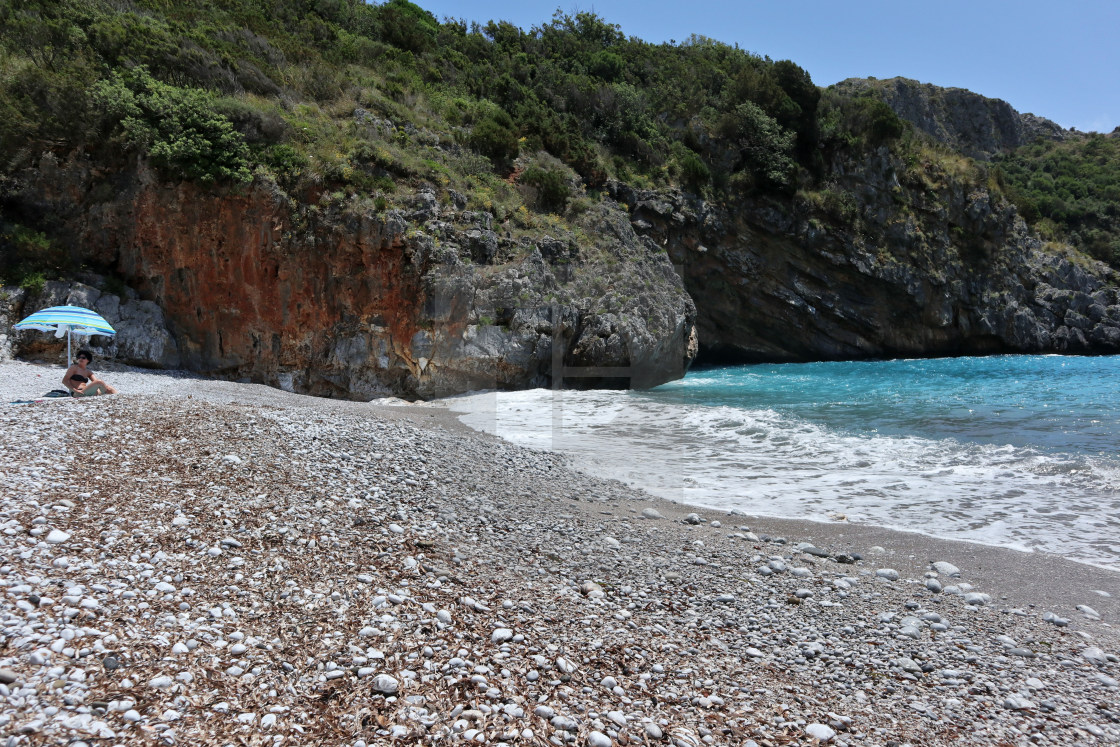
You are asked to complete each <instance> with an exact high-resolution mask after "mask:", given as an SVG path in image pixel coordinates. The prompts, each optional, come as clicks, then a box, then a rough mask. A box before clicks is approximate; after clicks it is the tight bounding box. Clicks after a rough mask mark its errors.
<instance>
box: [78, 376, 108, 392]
mask: <svg viewBox="0 0 1120 747" xmlns="http://www.w3.org/2000/svg"><path fill="white" fill-rule="evenodd" d="M108 393H109V392H108V391H107V390H106V389H105V384H103V383H101V382H97V383H91V382H90V380H89V379H87V378H86V377H85V376H82V375H81V374H74V375H73V376H71V377H70V396H72V397H92V396H94V395H97V394H108Z"/></svg>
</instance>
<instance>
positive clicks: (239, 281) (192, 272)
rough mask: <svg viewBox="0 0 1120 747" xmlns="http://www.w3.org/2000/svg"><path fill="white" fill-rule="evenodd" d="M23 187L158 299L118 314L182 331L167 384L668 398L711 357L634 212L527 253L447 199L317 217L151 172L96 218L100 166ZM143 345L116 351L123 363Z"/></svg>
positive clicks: (85, 248)
mask: <svg viewBox="0 0 1120 747" xmlns="http://www.w3.org/2000/svg"><path fill="white" fill-rule="evenodd" d="M21 178H22V179H23V182H22V189H23V193H22V199H23V200H24V201H25V204H34V206H35V207H36V209H37V210H39V211H42V212H50V213H52V214H53V215H54V216H56V220H55V222H56V224H57V225H58V226H59V229H58V230H59V234H60V235H61V236H62V237H64V240H66V241H68V242H70V243H71V244H72V245H73V246H78V247H81V253H82V258H83V260H84V261H85V262H87V263H89V264H91V265H92V266H97V267H103V268H110V269H112V271H113V272H114V273H116V274H117V275H118V276H120V277H123V278H124V279H125V280H126V281H127V282H128V284H129V285H130V286H132V287H134V288H135V289H136V290H137V291H138V293H139V298H140V299H143V300H129V301H126V302H123V303H119V304H117V305H116V306H114V305H113V304H112V302H111V301H108V300H105V301H104V302H103V304H104V305H106V308H107V310H108V311H110V312H115V311H120V312H124V311H125V310H126V309H127V308H129V304H137V306H136V308H135V309H134V310H132V316H130V317H129V318H133V317H135V316H136V315H138V314H141V313H142V312H143V311H144V310H147V311H150V312H152V313H154V309H156V308H158V309H161V310H162V312H163V313H164V314H165V315H166V319H167V328H168V329H169V330H170V337H171V338H172V339H173V342H174V346H173V347H172V346H171V345H167V346H165V347H164V348H163V349H162V350H163V353H161V352H160V351H159V350H155V349H153V351H152V354H153V355H154V356H156V357H155V358H154V359H152V360H151V363H152V364H154V365H182V366H183V367H185V368H188V369H191V370H194V371H200V372H205V373H211V374H214V375H220V376H224V377H229V378H243V379H249V380H252V381H256V382H261V383H269V384H273V385H275V386H279V387H282V388H284V389H289V390H294V391H299V392H306V393H311V394H318V395H324V396H334V397H353V398H369V397H375V396H380V395H388V394H391V395H397V396H403V397H433V396H443V395H449V394H454V393H459V392H464V391H469V390H472V389H482V388H526V387H538V386H553V385H559V384H561V383H563V385H565V386H576V387H592V386H594V387H612V386H613V387H648V386H654V385H656V384H659V383H662V382H664V381H667V380H671V379H674V378H679V377H680V376H682V375H684V372H685V371H686V370H687V367H688V365H689V363H690V362H691V360H692V358H693V357H694V356H695V354H696V349H697V347H696V335H695V331H694V318H695V307H694V305H693V303H692V301H691V299H690V298H689V297H688V295H687V294H686V292H685V291H684V287H683V285H682V283H681V280H680V278H679V277H678V276H677V274H676V273H675V272H674V271H673V268H672V266H671V264H670V261H669V258H668V255H667V254H666V253H665V251H664V250H663V249H661V248H659V247H657V246H654V245H652V244H651V243H650V242H648V241H643V240H640V239H639V237H638V236H637V235H636V234H635V232H634V230H633V228H632V227H631V225H630V223H629V220H628V218H627V216H626V214H625V212H624V211H623V210H622V209H621V208H620V207H619V206H617V205H614V204H610V203H600V204H597V205H592V206H591V207H590V209H588V210H587V212H586V213H584V214H583V216H582V217H581V218H580V220H581V222H582V227H583V234H582V236H583V238H580V237H577V236H576V235H575V234H572V235H568V234H563V235H559V234H558V235H556V236H551V235H546V233H545V232H544V231H540V232H538V233H536V234H535V235H526V236H522V237H517V238H515V237H514V235H513V233H512V230H511V229H510V228H508V227H501V226H497V227H496V226H494V225H492V219H491V216H490V214H489V213H476V212H470V211H467V210H465V209H463V204H462V201H460V200H458V199H457V198H456V196H455V195H453V194H451V193H442V194H437V191H436V190H435V188H430V189H422V190H420V191H419V192H417V193H416V194H415V195H413V196H412V198H411V204H410V205H409V206H407V207H406V208H404V209H395V210H388V211H381V212H378V211H376V210H375V209H374V208H373V206H372V204H371V203H369V202H368V201H366V202H361V201H357V200H355V201H349V200H332V199H331V198H330V197H329V196H326V197H323V199H314V198H313V199H312V200H311V201H309V203H308V204H304V205H302V206H300V205H295V204H293V202H292V201H291V200H290V199H289V198H288V196H287V195H285V194H284V193H282V192H280V191H279V190H276V189H275V188H274V187H273V186H272V185H270V184H268V183H265V182H256V183H254V184H253V185H252V186H250V187H248V188H247V189H245V190H243V191H241V192H236V193H235V192H227V193H221V192H216V191H213V190H204V189H202V188H199V187H195V186H192V185H189V184H167V183H163V182H160V181H158V180H157V179H156V178H155V177H154V175H153V174H151V173H150V172H149V171H147V170H146V169H145V168H144V166H143V165H137V166H135V167H134V169H133V170H131V171H129V172H126V173H121V174H116V175H115V176H113V177H112V181H113V186H114V187H115V188H116V189H117V190H118V194H117V196H116V197H115V198H114V199H112V200H111V201H108V202H102V203H98V204H91V201H90V198H89V195H90V194H94V193H98V190H97V189H95V187H97V186H99V179H100V178H101V177H99V175H98V173H97V172H96V170H95V169H94V168H93V166H92V164H91V163H90V162H89V161H88V160H87V159H86V158H85V157H84V156H83V155H81V154H75V155H74V156H72V157H71V158H70V159H69V160H68V161H64V162H61V161H57V160H55V159H54V158H53V157H52V156H46V157H44V158H43V160H42V161H41V162H40V163H39V164H38V165H37V168H35V169H28V170H26V171H25V172H24V173H23V174H21ZM554 233H555V232H554ZM586 237H593V238H591V239H588V238H586ZM87 300H89V301H92V302H93V306H94V307H96V308H98V310H101V307H100V306H98V305H97V304H98V302H99V299H97V298H90V299H87ZM143 304H151V306H143ZM83 305H89V304H88V303H87V304H83ZM129 337H130V336H129V335H126V334H123V330H122V334H119V335H118V339H117V340H116V341H114V342H113V343H112V345H115V346H118V347H117V348H115V349H116V350H118V351H121V352H122V353H123V352H125V350H126V347H125V346H127V345H128V344H129V343H128V342H127V338H129ZM106 350H107V351H108V350H110V348H108V347H107V348H106ZM171 350H174V354H172V353H171V352H170V351H171ZM161 355H162V357H160V356H161ZM169 356H170V357H169ZM176 356H177V357H176ZM172 360H174V361H176V362H175V363H173V362H172Z"/></svg>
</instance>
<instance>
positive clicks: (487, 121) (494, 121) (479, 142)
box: [470, 107, 519, 168]
mask: <svg viewBox="0 0 1120 747" xmlns="http://www.w3.org/2000/svg"><path fill="white" fill-rule="evenodd" d="M470 145H471V147H472V148H474V149H475V150H477V151H478V152H479V153H481V154H482V155H484V156H486V157H487V158H489V159H490V160H491V161H492V162H493V163H494V165H495V166H496V167H499V168H501V167H505V166H507V165H508V164H509V163H510V162H511V161H513V159H514V158H516V157H517V151H518V147H519V146H518V142H517V133H516V132H514V129H513V120H512V119H510V116H509V115H508V114H506V112H504V111H502V110H501V109H498V108H497V107H493V108H490V109H488V110H487V111H486V113H485V114H484V115H483V117H482V118H481V119H480V120H479V121H478V122H477V123H476V124H475V126H474V128H473V129H472V130H471V134H470Z"/></svg>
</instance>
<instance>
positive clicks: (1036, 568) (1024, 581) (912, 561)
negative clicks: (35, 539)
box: [0, 361, 1120, 624]
mask: <svg viewBox="0 0 1120 747" xmlns="http://www.w3.org/2000/svg"><path fill="white" fill-rule="evenodd" d="M12 364H15V365H26V366H30V367H33V368H36V369H40V371H43V370H45V371H53V369H54V368H56V366H54V365H52V364H47V363H41V362H32V363H28V362H23V361H9V362H4V363H0V366H4V365H12ZM109 365H110V368H109V369H108V370H111V371H113V370H115V371H116V372H117V373H125V372H127V373H129V374H131V375H138V376H141V377H156V378H157V379H161V380H163V381H164V383H165V384H167V383H169V382H174V384H171V385H170V386H163V387H159V388H160V389H166V390H176V389H178V388H179V385H181V384H182V383H183V382H196V383H200V384H205V385H209V387H210V388H211V389H213V390H214V391H215V393H214V394H211V395H210V396H211V397H215V395H216V398H217V399H219V400H222V399H227V400H228V402H230V403H237V402H242V403H260V404H264V403H271V402H274V401H275V402H283V403H285V404H292V405H299V406H310V407H317V408H323V407H329V408H333V409H337V410H338V411H340V412H346V411H349V410H350V409H351V408H354V409H355V410H356V411H359V412H369V413H374V414H377V415H379V416H381V417H386V418H390V419H394V420H405V421H407V422H410V423H413V424H414V425H416V426H418V427H422V428H430V427H437V428H442V429H444V430H447V431H449V432H451V433H456V434H459V435H462V436H467V437H472V438H481V439H492V440H494V441H496V442H499V443H502V444H508V445H510V446H513V447H514V448H526V449H527V450H529V451H538V450H536V449H531V448H529V447H519V446H516V445H515V444H513V443H512V442H510V441H507V440H505V439H502V438H501V437H500V436H497V435H495V434H492V433H489V432H487V431H484V430H478V429H475V428H473V427H471V426H469V425H467V424H465V423H463V422H462V420H460V414H459V413H456V412H455V411H454V410H452V409H451V407H450V404H449V402H450V399H453V398H444V399H440V400H432V401H430V402H424V403H423V404H417V403H410V402H407V401H406V400H395V401H393V402H392V403H385V404H382V400H370V401H367V402H360V401H354V400H341V399H338V400H336V399H325V398H321V397H314V396H312V395H305V394H299V393H294V392H287V391H284V390H282V389H276V388H273V387H270V386H267V385H263V384H252V383H245V382H232V381H228V380H224V379H209V378H201V377H197V376H195V375H194V374H192V373H190V372H187V371H162V370H160V371H154V370H153V371H149V370H145V369H138V368H133V367H126V366H120V365H115V364H109ZM0 370H2V369H0ZM480 393H485V392H475V393H474V394H480ZM9 399H10V397H9V396H8V392H7V391H6V390H5V389H4V388H3V383H2V381H0V402H7V401H9ZM539 451H540V453H548V454H553V455H555V456H557V457H558V458H560V459H562V460H563V461H564V462H565V464H566V465H567V466H568V468H569V469H573V470H576V471H578V472H580V474H584V475H587V476H589V477H598V476H596V475H593V474H591V473H588V472H584V471H582V470H579V469H578V468H577V467H574V466H571V465H570V463H569V462H570V460H568V459H567V458H566V457H564V456H563V455H561V454H559V453H557V452H553V451H551V450H539ZM600 479H601V478H600ZM608 479H609V478H608ZM626 489H627V490H629V491H632V492H634V493H635V494H637V495H639V496H642V497H641V498H636V499H634V500H638V501H641V502H643V503H654V504H660V505H664V506H667V507H673V508H672V509H671V510H673V511H675V512H676V513H680V514H681V515H682V516H683V515H686V514H688V513H693V512H700V513H702V514H705V515H708V516H710V517H718V518H717V519H716V520H722V521H723V523H726V524H729V525H730V524H740V523H746V524H751V525H752V527H754V526H757V527H758V530H757V531H756V533H760V532H761V533H764V534H767V535H773V536H779V537H780V536H788V537H789V538H790V539H791V541H794V542H803V541H818V542H820V544H822V545H824V546H834V547H835V548H837V549H838V550H841V549H843V550H848V551H853V552H860V549H859V548H860V547H863V548H870V547H883V548H884V549H885V550H886V551H887V552H886V553H885V555H886V556H887V557H890V558H892V559H894V560H895V562H897V563H899V564H904V565H906V566H907V567H908V568H910V569H911V571H912V572H914V573H919V574H920V572H924V570H925V569H926V567H927V566H928V562H929V561H931V560H935V559H937V558H938V557H951V556H958V557H968V558H970V559H974V560H975V563H974V564H973V565H974V568H973V569H972V572H973V574H974V575H975V578H976V579H977V580H979V581H982V582H985V583H987V584H990V585H991V586H992V587H993V588H994V587H995V586H1001V587H1003V588H1002V589H1001V590H1000V595H1001V596H1006V597H1007V601H1008V602H1016V603H1019V604H1030V603H1033V604H1035V605H1039V604H1048V605H1051V606H1060V607H1064V608H1066V609H1067V610H1068V609H1069V608H1070V607H1075V605H1076V604H1088V605H1090V606H1092V607H1094V608H1095V609H1097V610H1098V611H1101V610H1108V611H1110V612H1111V613H1113V614H1115V619H1117V620H1118V621H1120V571H1118V570H1115V569H1112V568H1107V567H1103V566H1098V565H1094V564H1092V563H1088V562H1081V561H1077V560H1071V559H1068V558H1065V557H1063V556H1061V555H1057V554H1053V553H1047V552H1041V551H1034V550H1022V549H1018V548H1011V547H1006V546H1002V545H991V544H986V543H983V542H979V541H974V540H961V539H954V538H951V537H942V536H938V535H935V534H929V533H925V532H918V531H912V530H906V529H900V528H894V527H885V526H881V525H878V524H862V523H851V522H848V521H835V522H823V521H814V520H810V519H800V518H795V517H775V516H763V515H755V514H747V513H740V512H729V511H726V510H724V509H717V508H710V507H706V506H698V505H694V504H690V503H687V502H683V501H675V500H672V499H668V498H662V497H660V496H656V495H653V494H651V493H648V492H647V491H645V490H642V489H641V488H635V487H632V486H626ZM818 537H820V538H823V539H819V540H817V539H816V538H818ZM923 556H928V557H927V558H925V560H923ZM869 559H870V558H869ZM957 565H960V564H959V563H957ZM962 568H963V566H962ZM1040 579H1042V580H1041V581H1040ZM1024 588H1030V589H1031V594H1030V595H1025V594H1023V593H1021V590H1022V589H1024ZM1097 591H1105V592H1106V593H1108V594H1109V595H1110V596H1108V597H1105V596H1102V595H1099V594H1097V593H1096V592H1097ZM1028 596H1030V598H1031V600H1032V601H1027V597H1028ZM1075 600H1076V601H1075ZM1118 624H1120V623H1118Z"/></svg>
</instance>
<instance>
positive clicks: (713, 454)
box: [445, 389, 1120, 570]
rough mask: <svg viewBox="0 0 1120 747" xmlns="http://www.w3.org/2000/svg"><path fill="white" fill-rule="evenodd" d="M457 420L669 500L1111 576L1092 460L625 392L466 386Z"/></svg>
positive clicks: (1111, 489)
mask: <svg viewBox="0 0 1120 747" xmlns="http://www.w3.org/2000/svg"><path fill="white" fill-rule="evenodd" d="M445 402H446V404H447V406H448V407H449V408H450V409H451V410H452V411H454V412H457V413H460V419H461V420H462V422H463V423H465V424H467V425H469V426H471V427H472V428H475V429H477V430H482V431H486V432H489V433H493V434H495V435H498V436H500V437H502V438H504V439H506V440H509V441H511V442H513V443H517V444H519V445H523V446H527V447H530V448H535V449H544V450H551V451H556V452H559V453H562V454H565V455H568V456H569V457H570V458H571V459H572V463H573V466H575V467H576V468H578V469H581V470H584V471H586V472H590V473H593V474H596V475H599V476H603V477H611V478H615V479H618V480H621V481H623V482H625V483H627V484H628V485H631V486H633V487H637V488H642V489H644V490H647V491H649V492H651V493H653V494H655V495H658V496H661V497H664V498H668V499H670V500H674V501H678V502H682V503H688V504H691V505H696V506H704V507H709V508H714V509H720V510H734V509H738V510H740V511H743V512H745V513H748V514H752V515H759V516H772V517H778V518H796V519H807V520H811V521H829V520H832V519H833V518H834V517H835V516H836V515H837V514H843V515H845V516H846V518H847V519H848V520H850V521H854V522H860V523H865V524H872V525H876V526H882V527H885V528H889V529H896V530H901V531H909V532H920V533H922V534H926V535H929V536H934V537H941V538H946V539H956V540H965V541H970V542H978V543H981V544H986V545H994V546H1000V547H1007V548H1013V549H1018V550H1023V551H1035V550H1038V551H1045V552H1051V553H1055V554H1058V555H1062V556H1064V557H1067V558H1069V559H1071V560H1076V561H1079V562H1083V563H1089V564H1092V565H1097V566H1100V567H1103V568H1108V569H1111V570H1120V539H1118V538H1120V490H1118V485H1120V470H1118V469H1117V464H1116V463H1114V462H1108V461H1104V460H1099V459H1092V458H1088V457H1071V456H1068V455H1055V454H1052V453H1043V452H1040V451H1034V450H1031V449H1026V448H1019V447H1012V446H994V445H981V444H973V443H964V442H959V441H955V440H952V439H945V440H931V439H924V438H917V437H886V436H871V437H858V436H853V435H848V434H841V433H835V432H831V431H829V430H828V429H827V428H823V427H821V426H818V425H814V424H811V423H807V422H804V421H799V420H797V419H794V418H790V417H786V416H783V415H780V414H778V413H776V412H774V411H772V410H741V409H736V408H729V407H701V406H692V405H675V404H665V403H663V402H655V401H650V400H644V399H642V398H641V397H637V396H633V395H628V394H626V393H623V392H614V391H597V392H578V391H549V390H539V389H538V390H532V391H524V392H508V393H507V392H502V393H487V394H475V395H470V396H463V397H456V398H451V399H448V400H445Z"/></svg>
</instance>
